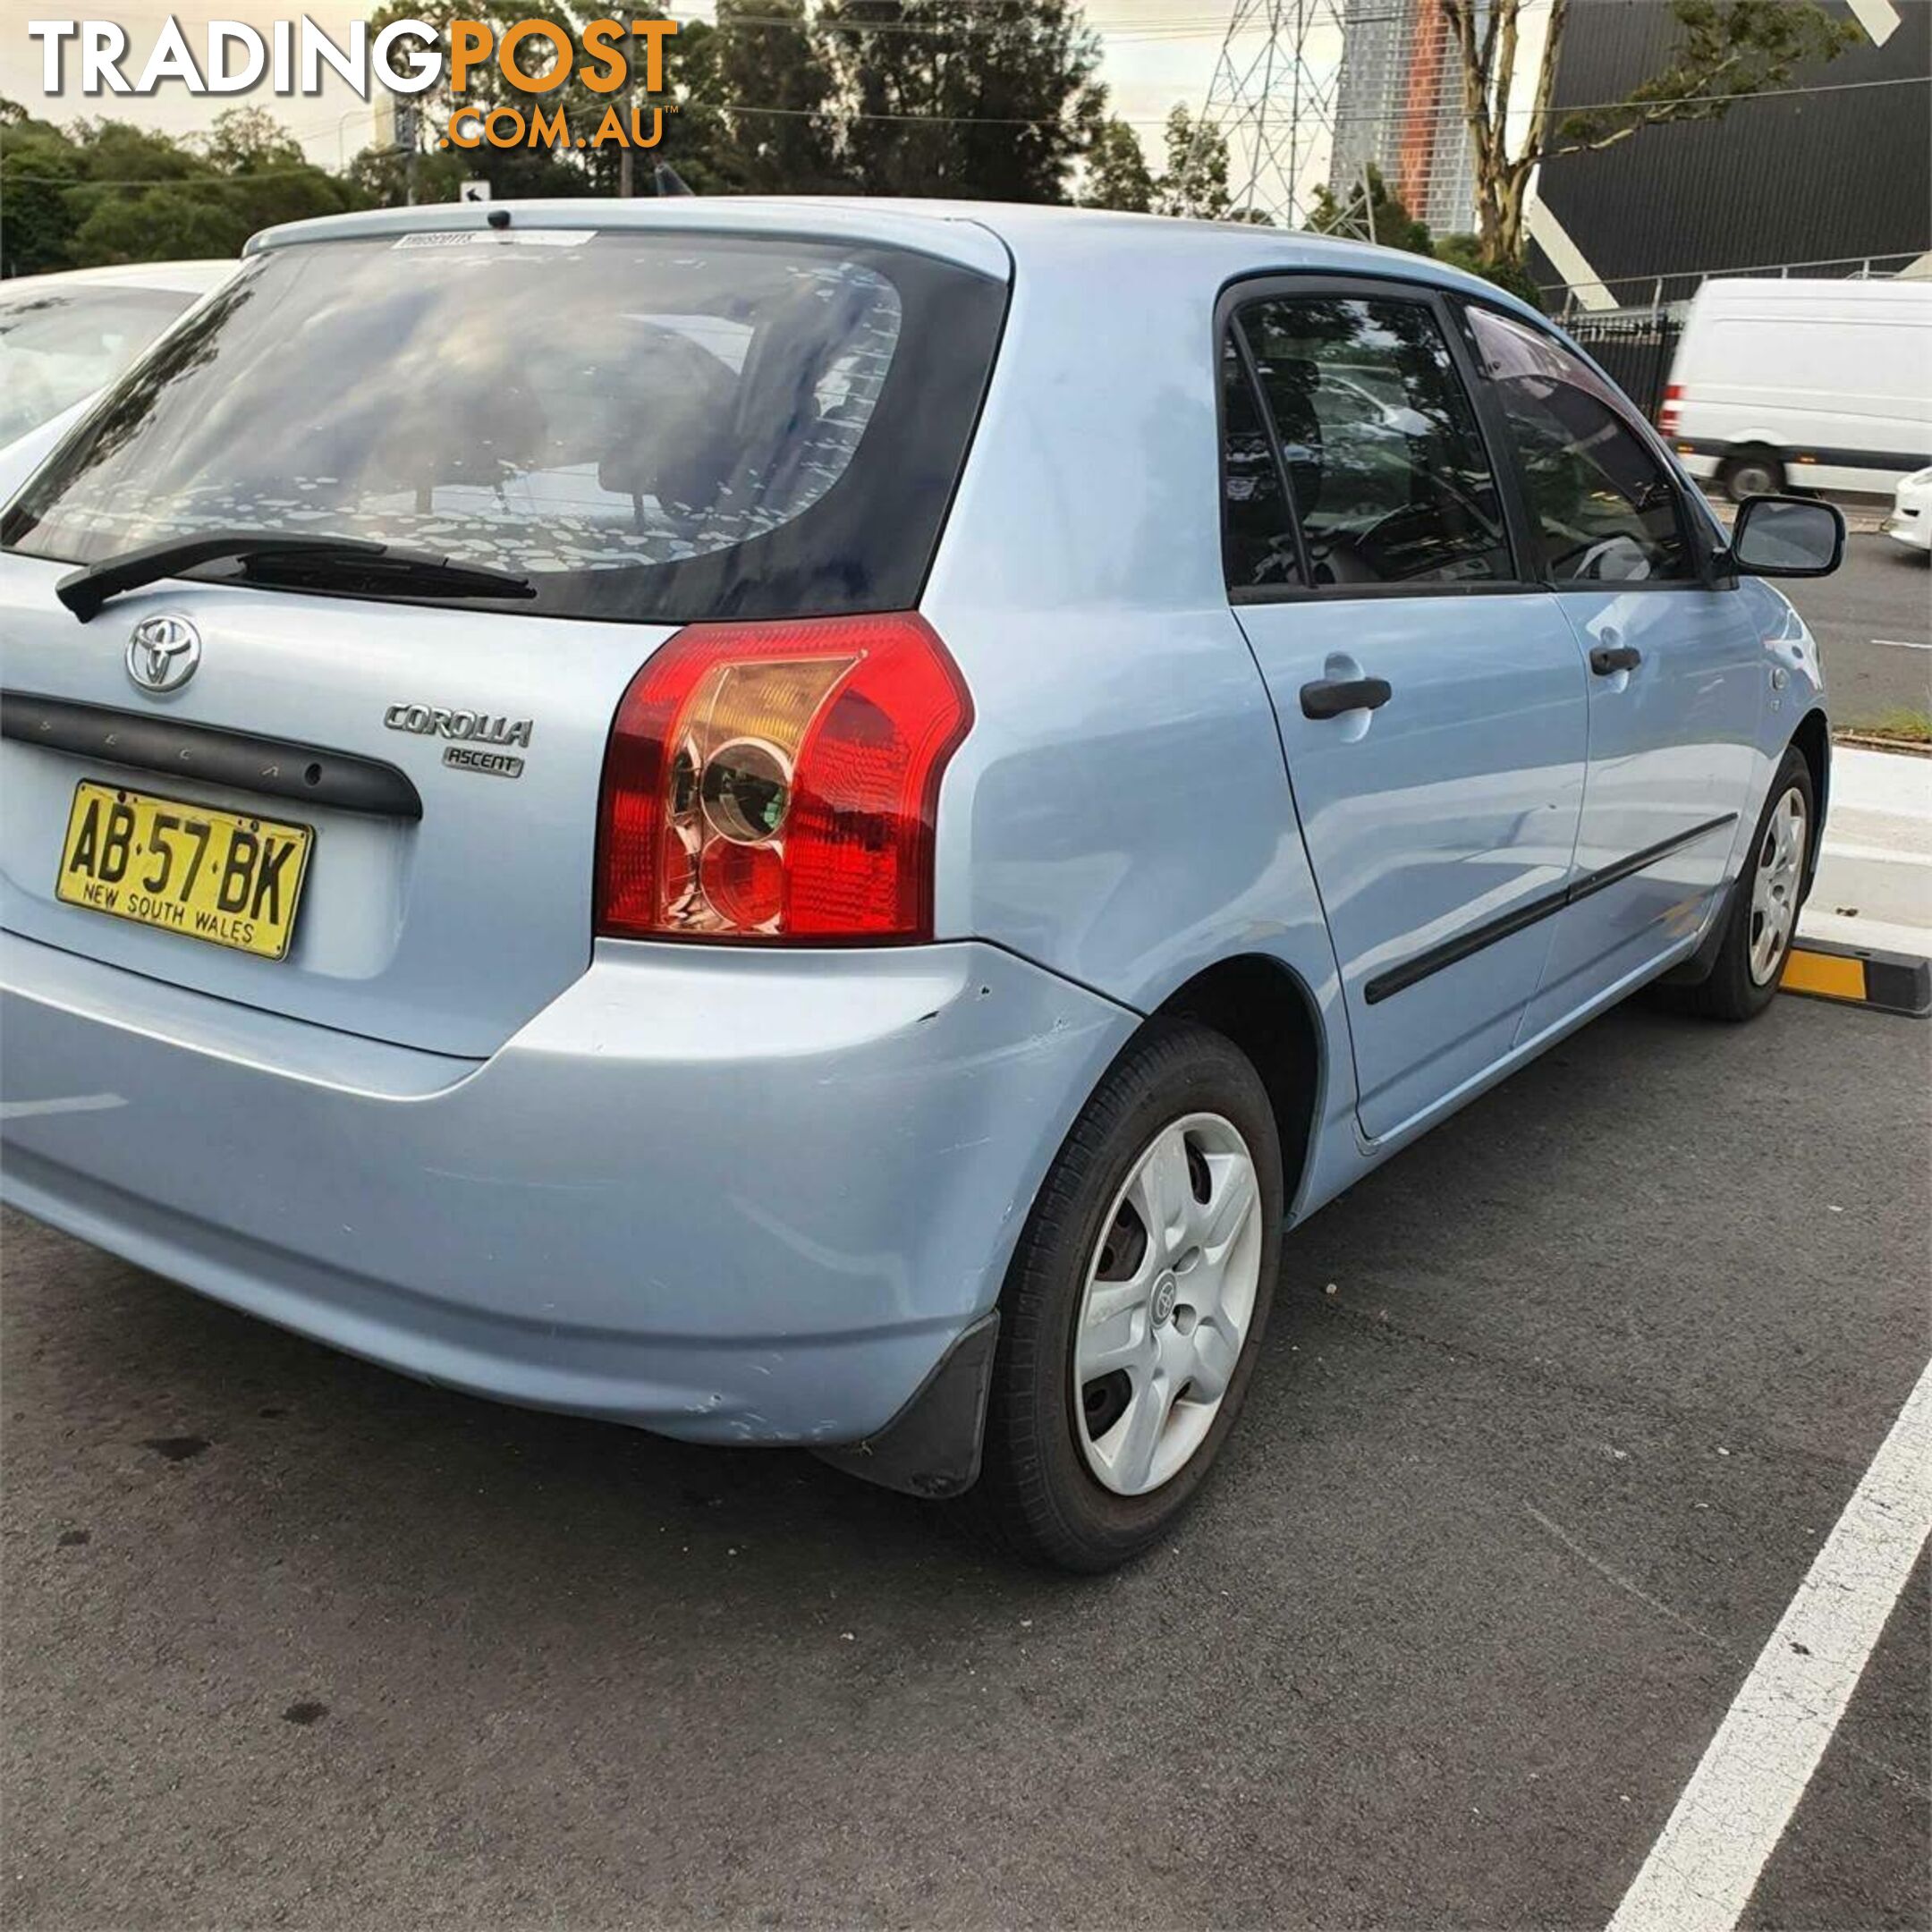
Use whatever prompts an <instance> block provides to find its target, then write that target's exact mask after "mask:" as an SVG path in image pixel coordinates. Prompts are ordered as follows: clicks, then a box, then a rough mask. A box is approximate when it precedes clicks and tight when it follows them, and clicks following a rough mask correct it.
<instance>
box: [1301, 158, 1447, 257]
mask: <svg viewBox="0 0 1932 1932" xmlns="http://www.w3.org/2000/svg"><path fill="white" fill-rule="evenodd" d="M1368 175H1369V181H1368V191H1367V193H1366V194H1365V193H1364V192H1363V187H1362V183H1361V182H1355V183H1353V185H1352V186H1351V187H1350V189H1349V190H1348V192H1347V193H1346V194H1345V195H1343V196H1341V197H1339V198H1338V197H1337V196H1336V194H1335V190H1334V189H1333V188H1330V187H1327V186H1326V185H1325V186H1323V187H1320V188H1318V189H1317V190H1316V191H1315V205H1314V207H1313V208H1311V209H1310V210H1309V218H1308V225H1309V229H1310V231H1311V232H1312V233H1316V234H1345V235H1362V236H1366V237H1367V239H1368V240H1369V241H1371V242H1380V243H1381V244H1382V246H1383V247H1384V248H1395V249H1402V250H1406V251H1407V252H1408V253H1410V254H1411V255H1433V254H1434V253H1435V252H1436V251H1435V250H1434V249H1433V248H1432V247H1431V246H1430V244H1429V232H1428V223H1427V222H1422V221H1418V220H1417V219H1416V218H1415V216H1413V215H1411V213H1410V212H1409V210H1408V208H1406V207H1405V206H1404V205H1403V203H1402V197H1401V196H1400V195H1398V194H1397V193H1396V192H1395V191H1394V189H1393V188H1391V187H1390V186H1389V184H1388V183H1387V182H1385V181H1384V180H1383V178H1382V170H1381V169H1380V168H1378V167H1377V166H1376V165H1375V164H1374V162H1372V161H1371V162H1370V163H1369V169H1368Z"/></svg>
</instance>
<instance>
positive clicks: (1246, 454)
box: [1221, 340, 1301, 590]
mask: <svg viewBox="0 0 1932 1932" xmlns="http://www.w3.org/2000/svg"><path fill="white" fill-rule="evenodd" d="M1221 509H1222V551H1223V554H1224V557H1225V559H1226V563H1227V580H1228V588H1229V589H1231V590H1239V589H1252V588H1253V587H1254V586H1256V585H1258V584H1295V583H1300V582H1301V558H1300V557H1299V556H1298V555H1297V554H1296V551H1295V539H1294V524H1293V521H1292V519H1291V518H1290V516H1289V514H1288V505H1287V503H1286V500H1285V499H1284V497H1283V496H1282V487H1281V476H1280V473H1279V472H1278V471H1277V470H1275V454H1274V452H1273V451H1272V450H1270V449H1269V447H1268V439H1267V429H1266V428H1263V426H1262V422H1261V414H1260V411H1259V410H1258V409H1257V407H1256V406H1255V397H1254V388H1253V386H1252V385H1251V384H1250V382H1249V380H1248V371H1247V369H1245V368H1244V367H1243V366H1242V364H1241V356H1240V354H1239V352H1237V351H1236V349H1235V347H1234V344H1233V341H1232V340H1230V341H1227V342H1224V343H1223V344H1222V345H1221Z"/></svg>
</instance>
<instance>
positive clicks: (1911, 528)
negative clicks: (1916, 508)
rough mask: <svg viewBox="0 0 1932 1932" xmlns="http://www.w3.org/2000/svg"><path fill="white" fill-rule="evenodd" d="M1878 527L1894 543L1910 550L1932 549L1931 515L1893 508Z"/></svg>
mask: <svg viewBox="0 0 1932 1932" xmlns="http://www.w3.org/2000/svg"><path fill="white" fill-rule="evenodd" d="M1878 527H1879V529H1880V530H1882V531H1883V532H1884V533H1885V536H1887V537H1889V538H1891V539H1892V541H1893V542H1894V543H1902V544H1903V545H1905V546H1906V547H1907V548H1909V549H1912V550H1932V515H1924V514H1921V515H1908V514H1907V513H1905V512H1904V511H1902V510H1894V512H1893V513H1892V514H1891V515H1890V516H1888V517H1887V518H1886V519H1885V521H1884V522H1883V523H1881V524H1880V525H1879V526H1878Z"/></svg>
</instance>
